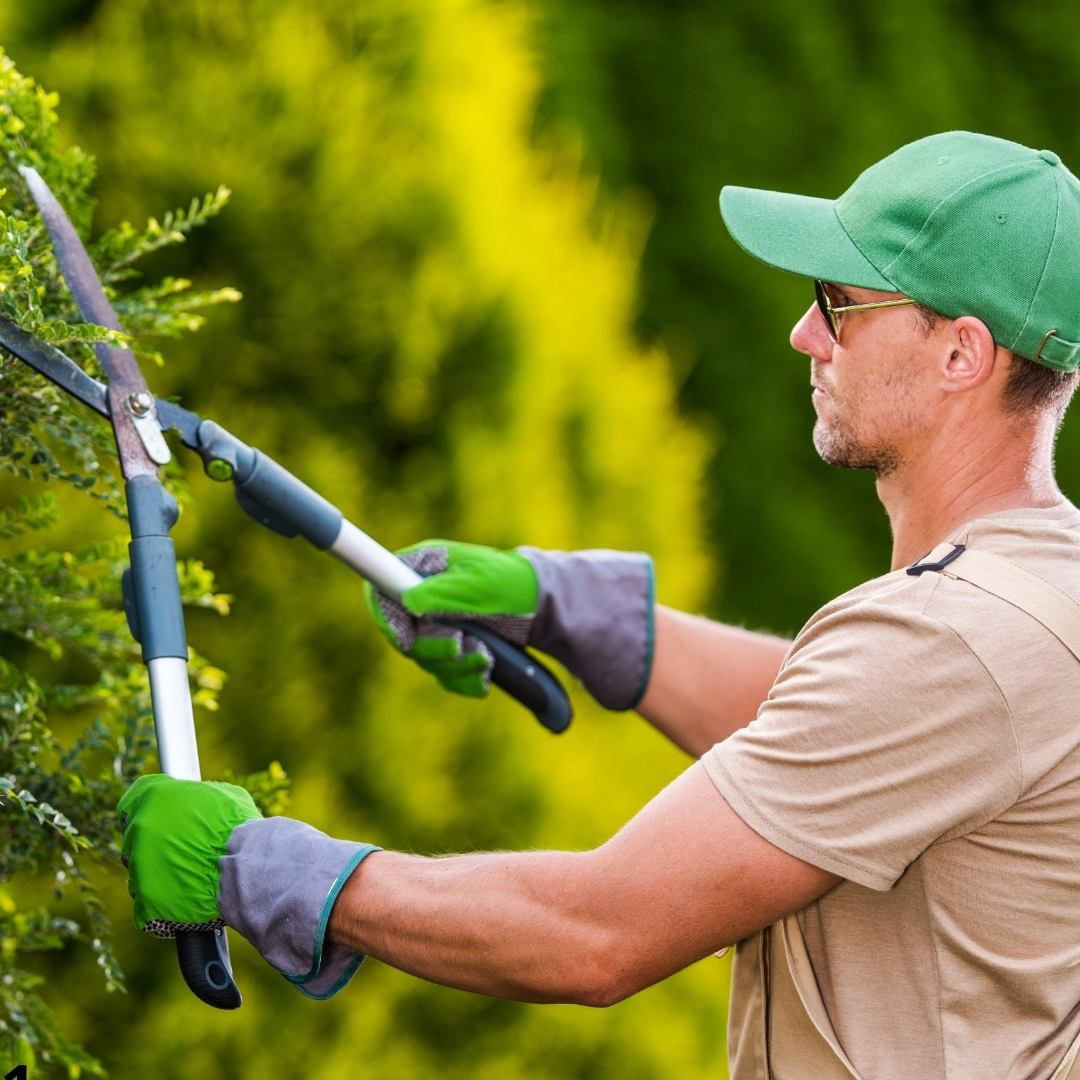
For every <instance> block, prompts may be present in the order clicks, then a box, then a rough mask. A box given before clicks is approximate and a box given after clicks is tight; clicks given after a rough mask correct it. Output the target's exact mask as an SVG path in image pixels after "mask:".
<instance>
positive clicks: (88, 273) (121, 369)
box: [0, 166, 573, 1009]
mask: <svg viewBox="0 0 1080 1080" xmlns="http://www.w3.org/2000/svg"><path fill="white" fill-rule="evenodd" d="M19 171H20V172H21V174H22V176H23V179H24V180H25V181H26V183H27V186H28V187H29V189H30V193H31V195H32V196H33V198H34V201H35V203H36V204H37V207H38V210H39V212H40V213H41V218H42V221H43V222H44V223H45V227H46V229H47V230H48V232H49V236H50V237H51V239H52V243H53V249H54V251H55V253H56V259H57V262H58V264H59V266H60V270H61V273H62V274H63V276H64V280H65V282H66V283H67V287H68V289H69V290H70V291H71V295H72V297H73V299H74V301H75V304H76V305H77V307H78V309H79V311H80V313H81V314H82V317H83V319H85V321H86V322H88V323H94V324H97V325H98V326H103V327H106V328H107V329H110V330H115V331H121V327H120V322H119V320H118V319H117V317H116V313H115V312H114V311H113V308H112V305H111V304H110V303H109V299H108V297H107V296H106V293H105V289H104V288H103V286H102V284H101V281H100V280H99V278H98V276H97V273H96V271H95V270H94V267H93V264H92V263H91V261H90V257H89V255H88V254H87V253H86V249H85V248H84V247H83V244H82V241H81V240H80V239H79V236H78V234H77V233H76V231H75V228H74V226H73V225H72V223H71V221H70V220H69V218H68V216H67V214H66V213H65V212H64V209H63V207H62V206H61V205H60V203H59V202H58V201H57V199H56V197H55V196H54V195H53V193H52V191H51V190H50V189H49V187H48V185H47V184H46V183H45V181H44V180H43V179H42V178H41V176H40V175H39V174H38V173H37V172H36V170H34V169H32V168H29V167H25V166H24V167H22V168H20V170H19ZM0 345H3V346H4V347H5V348H6V349H7V350H8V351H10V352H11V353H13V354H14V355H15V356H17V357H18V358H19V359H21V360H23V361H24V362H25V363H27V364H29V365H30V367H32V368H33V369H34V370H35V371H37V372H39V373H40V374H41V375H44V376H45V378H47V379H49V380H50V381H51V382H53V383H55V384H56V385H57V386H58V387H59V388H60V389H61V390H64V391H65V392H66V393H68V394H70V395H71V396H72V397H74V398H76V399H77V400H79V401H81V402H82V403H83V404H84V405H87V406H88V407H89V408H91V409H93V410H94V411H95V412H97V413H99V414H100V415H101V416H104V417H106V418H107V419H108V420H109V421H110V423H111V424H112V428H113V433H114V435H115V438H116V449H117V453H118V456H119V459H120V468H121V472H122V474H123V477H124V481H125V495H126V498H127V509H128V521H129V524H130V527H131V543H130V546H129V549H128V550H129V553H130V566H129V567H128V569H127V570H125V571H124V574H123V578H122V585H123V597H124V610H125V613H126V615H127V620H128V625H129V627H130V629H131V633H132V636H133V637H134V638H135V640H136V641H137V642H138V643H139V644H140V645H141V647H142V658H143V662H144V663H145V664H146V665H147V668H148V670H149V679H150V695H151V701H152V706H153V712H154V730H155V733H156V737H157V747H158V758H159V761H160V764H161V770H162V772H164V773H167V774H169V775H170V776H175V777H178V778H180V779H184V780H199V779H201V773H200V769H199V748H198V744H197V741H196V737H195V720H194V714H193V712H192V707H191V689H190V684H189V682H188V670H187V660H188V648H187V635H186V632H185V629H184V612H183V607H182V605H181V600H180V584H179V580H178V577H177V571H176V552H175V549H174V547H173V542H172V540H171V539H170V537H169V532H170V530H171V529H172V527H173V525H174V524H175V523H176V520H177V517H178V516H179V513H178V507H177V504H176V501H175V500H174V499H173V497H172V496H171V495H170V494H169V493H168V491H166V489H165V487H164V486H163V485H162V484H161V482H160V480H159V478H158V470H159V469H160V467H161V466H162V465H165V464H167V463H168V462H169V461H170V460H171V457H172V454H171V451H170V449H169V445H168V443H167V442H166V441H165V438H164V436H163V432H164V431H167V430H169V429H170V428H175V429H176V431H177V432H178V433H179V436H180V441H181V443H182V444H183V445H184V446H186V447H188V448H189V449H191V450H194V451H195V453H196V454H198V455H199V457H200V458H201V459H202V462H203V467H204V469H205V470H206V473H207V475H208V476H210V477H211V478H212V479H214V480H219V481H229V480H231V481H232V483H233V486H234V489H235V492H236V498H237V501H238V502H239V503H240V506H241V507H242V508H243V509H244V510H245V511H246V512H247V513H248V514H250V515H251V517H253V518H254V519H255V520H256V521H258V522H259V523H260V524H262V525H265V526H266V527H267V528H268V529H271V530H273V531H274V532H276V533H280V534H281V535H282V536H286V537H294V536H297V535H299V536H303V537H304V538H305V539H307V540H309V541H310V542H311V543H312V544H314V545H315V547H317V548H319V549H320V550H323V551H328V552H330V553H331V554H332V555H335V556H337V558H338V559H340V560H341V561H342V562H343V563H345V564H346V565H347V566H349V567H351V568H352V569H353V570H355V571H356V572H357V573H358V574H360V575H361V576H362V577H364V578H366V579H367V580H368V581H370V582H371V583H372V584H373V585H374V586H375V587H376V588H377V589H379V590H380V591H381V592H383V593H385V594H386V595H387V596H390V597H393V598H394V599H400V598H401V595H402V593H404V592H405V591H406V590H407V589H410V588H412V587H413V586H414V585H416V584H418V583H419V582H420V581H421V580H422V578H421V577H420V575H419V574H417V573H416V571H414V570H413V569H412V568H410V567H409V566H406V565H405V563H404V562H402V561H401V560H400V559H399V558H398V557H397V556H396V555H394V554H393V553H392V552H390V551H388V550H387V549H386V548H384V547H382V545H380V544H379V543H377V542H376V541H375V540H373V539H372V538H371V537H370V536H368V534H367V533H365V532H364V531H363V530H361V529H360V528H358V527H357V526H356V525H354V524H353V523H352V522H350V521H349V520H347V519H346V518H345V516H344V515H343V514H342V512H341V511H340V510H338V509H337V508H336V507H335V506H332V505H331V504H330V503H329V502H327V501H326V499H324V498H323V497H322V496H321V495H319V494H318V493H317V492H315V491H313V490H312V489H311V488H310V487H308V486H307V485H306V484H305V483H303V482H302V481H301V480H298V479H297V478H296V477H295V476H293V475H292V474H291V473H290V472H288V471H287V470H286V469H284V468H282V466H280V465H279V464H278V463H277V462H275V461H274V460H273V459H271V458H270V457H268V456H267V455H266V454H264V453H262V452H261V451H260V450H256V449H254V448H253V447H250V446H247V445H246V444H244V443H243V442H241V441H240V440H239V439H237V438H236V437H235V436H233V435H230V434H229V432H227V431H226V430H225V429H224V428H222V427H221V426H220V425H218V424H216V423H214V421H212V420H206V419H203V418H202V417H200V416H197V415H196V414H195V413H193V412H189V411H188V410H187V409H183V408H181V407H180V406H178V405H175V404H173V403H171V402H168V401H162V400H161V399H159V398H155V397H154V396H153V394H151V392H150V390H149V388H148V387H147V384H146V380H145V379H144V378H143V374H142V372H141V371H140V370H139V365H138V363H137V362H136V359H135V356H134V354H133V353H132V352H131V350H130V349H129V348H128V347H127V346H126V345H119V346H117V345H111V344H107V343H100V342H99V343H95V344H94V352H95V354H96V356H97V359H98V363H99V364H100V366H101V370H102V372H103V373H104V374H105V376H106V378H107V379H108V383H107V384H105V383H101V382H98V381H97V380H96V379H94V378H92V377H91V376H90V375H88V374H87V373H86V372H85V371H84V370H83V369H82V368H81V367H79V365H78V364H76V363H75V362H74V361H73V360H71V359H70V358H69V357H68V356H66V355H65V354H64V353H63V352H61V351H60V350H59V349H57V348H55V347H54V346H52V345H50V344H48V343H47V342H45V341H42V340H41V339H40V338H38V337H35V336H34V335H33V334H30V333H28V332H27V331H25V330H23V329H22V328H21V327H19V326H17V325H16V324H15V323H13V322H11V321H9V320H7V319H4V318H0ZM449 624H450V625H453V626H454V627H456V628H458V629H461V630H464V631H467V632H468V633H469V634H472V635H473V636H475V637H477V638H479V639H480V640H481V641H483V642H484V644H485V645H486V646H487V647H488V649H490V650H491V653H492V655H493V656H494V660H495V664H494V668H493V670H492V674H491V679H492V682H494V683H495V685H496V686H499V687H501V688H502V689H503V690H505V691H506V692H507V693H508V694H510V695H511V696H513V697H515V698H517V700H518V701H520V702H521V703H522V704H523V705H525V706H526V707H527V708H528V709H530V710H532V712H533V713H535V714H536V717H537V719H538V720H539V721H540V723H541V724H543V725H544V727H546V728H547V729H548V730H549V731H552V732H555V733H559V732H562V731H565V730H566V727H567V725H568V724H569V723H570V720H571V717H572V715H573V713H572V710H571V707H570V702H569V699H568V698H567V695H566V691H565V690H564V689H563V687H562V685H561V684H560V683H559V681H558V680H557V679H556V678H555V676H554V675H552V673H551V672H550V671H549V670H548V669H547V668H546V667H545V666H544V665H543V664H541V663H540V662H539V661H538V660H536V659H535V658H534V657H533V656H531V655H529V654H528V653H526V652H525V651H524V650H522V649H520V648H518V647H517V646H516V645H513V644H511V643H510V642H508V641H506V640H505V639H504V638H501V637H499V635H497V634H496V633H494V632H493V631H492V630H490V629H488V628H487V627H484V626H481V625H478V624H477V623H474V622H470V621H465V620H454V621H453V622H452V623H449ZM176 947H177V954H178V957H179V961H180V970H181V972H182V974H183V976H184V979H185V981H186V982H187V984H188V986H189V987H190V988H191V990H192V991H193V992H194V993H195V994H196V995H198V997H199V998H201V999H202V1000H203V1001H204V1002H206V1003H207V1004H208V1005H212V1006H214V1007H215V1008H219V1009H235V1008H238V1007H239V1005H240V1002H241V996H240V991H239V989H238V988H237V985H236V982H235V980H234V979H233V974H232V964H231V962H230V959H229V945H228V938H227V936H226V931H225V929H224V928H220V929H206V928H205V927H192V928H188V929H182V930H178V931H177V934H176Z"/></svg>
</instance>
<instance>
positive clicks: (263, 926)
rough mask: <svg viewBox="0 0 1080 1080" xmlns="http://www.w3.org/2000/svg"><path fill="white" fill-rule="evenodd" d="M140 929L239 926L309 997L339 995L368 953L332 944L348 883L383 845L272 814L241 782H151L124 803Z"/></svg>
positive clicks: (135, 788)
mask: <svg viewBox="0 0 1080 1080" xmlns="http://www.w3.org/2000/svg"><path fill="white" fill-rule="evenodd" d="M116 809H117V814H118V816H119V818H120V824H121V828H122V830H123V843H122V845H121V849H120V851H121V859H122V860H123V862H124V865H125V866H126V867H127V868H128V892H129V893H130V894H131V895H132V897H133V898H134V900H135V925H136V926H138V927H139V929H140V930H145V931H146V932H147V933H150V934H156V935H158V936H159V937H175V935H176V932H177V931H178V930H211V929H214V928H216V927H219V926H231V927H232V928H233V929H234V930H237V931H239V933H241V934H243V936H244V937H246V938H247V939H248V941H250V942H251V944H252V945H254V946H255V948H256V949H258V951H259V952H260V953H261V954H262V956H263V958H264V959H265V960H266V961H267V962H268V963H270V964H271V965H272V966H273V967H274V968H276V969H277V970H278V971H279V972H280V973H281V974H282V975H284V976H285V978H286V979H288V980H289V981H290V982H291V983H293V985H294V986H296V988H297V989H298V990H299V991H300V992H301V993H302V994H305V995H306V996H308V997H313V998H319V999H322V998H328V997H331V996H333V995H334V994H336V993H337V992H338V991H339V990H340V989H341V988H342V987H343V986H345V984H346V983H348V981H349V980H350V979H351V978H352V977H353V975H354V974H355V973H356V970H357V968H359V966H360V964H361V963H362V962H363V960H364V957H363V956H362V955H360V954H359V953H355V952H353V951H352V950H350V949H346V948H345V947H344V946H341V945H335V944H331V943H329V942H327V941H326V924H327V922H328V921H329V919H330V912H331V910H332V908H333V906H334V901H335V900H336V899H337V896H338V893H339V892H340V891H341V889H342V887H343V886H344V884H345V882H346V881H348V879H349V876H350V875H351V874H352V872H353V871H354V870H355V869H356V867H357V866H359V865H360V863H361V862H362V861H363V859H365V858H366V857H367V856H368V855H370V854H371V853H372V852H373V851H378V850H379V849H378V848H376V847H373V846H372V845H371V844H358V843H353V842H350V841H345V840H332V839H331V838H330V837H328V836H326V835H325V834H324V833H321V832H319V831H318V829H313V828H311V826H310V825H305V824H304V823H303V822H300V821H293V820H291V819H290V818H282V817H274V818H264V817H263V816H262V815H261V814H260V813H259V811H258V809H257V807H256V806H255V804H254V802H252V799H251V796H250V795H249V794H248V793H247V792H246V791H245V790H244V789H243V788H241V787H237V786H236V785H234V784H221V783H210V782H203V781H195V780H177V779H174V778H173V777H171V776H165V775H164V774H162V773H156V774H154V775H151V776H143V777H140V778H139V779H138V780H136V781H135V783H134V784H132V786H131V787H130V788H129V789H128V791H127V792H126V793H125V794H124V797H123V798H122V799H121V800H120V803H119V805H118V806H117V808H116Z"/></svg>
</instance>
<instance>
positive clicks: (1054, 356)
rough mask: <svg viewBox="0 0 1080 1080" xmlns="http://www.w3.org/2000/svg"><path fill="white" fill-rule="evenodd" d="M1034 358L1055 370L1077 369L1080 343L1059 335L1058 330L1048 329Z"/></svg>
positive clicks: (1067, 370)
mask: <svg viewBox="0 0 1080 1080" xmlns="http://www.w3.org/2000/svg"><path fill="white" fill-rule="evenodd" d="M1032 359H1033V360H1034V361H1035V362H1036V363H1038V364H1045V365H1046V367H1049V368H1053V369H1054V370H1055V371H1064V372H1071V371H1075V370H1076V368H1077V365H1080V344H1076V343H1074V342H1071V341H1066V340H1065V339H1064V338H1062V337H1059V336H1058V332H1057V331H1056V330H1047V331H1046V333H1045V334H1044V335H1043V339H1042V341H1040V342H1039V347H1038V348H1037V349H1036V350H1035V355H1034V356H1033V357H1032Z"/></svg>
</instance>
